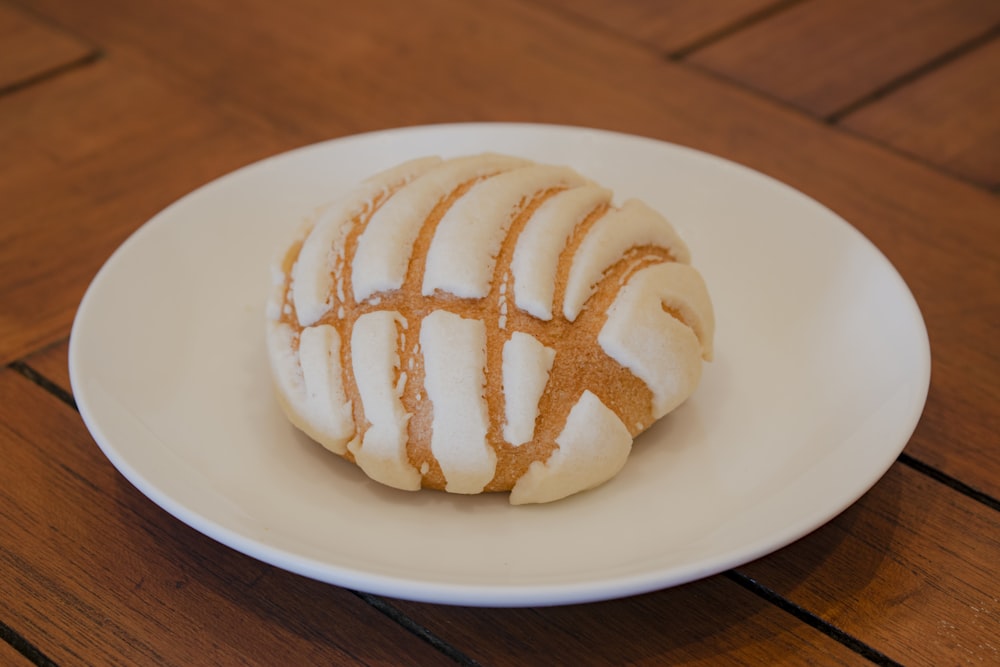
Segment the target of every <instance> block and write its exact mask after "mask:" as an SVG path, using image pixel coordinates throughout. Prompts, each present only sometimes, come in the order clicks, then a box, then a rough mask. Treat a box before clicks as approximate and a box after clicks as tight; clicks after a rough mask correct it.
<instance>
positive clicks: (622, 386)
mask: <svg viewBox="0 0 1000 667" xmlns="http://www.w3.org/2000/svg"><path fill="white" fill-rule="evenodd" d="M713 330H714V319H713V314H712V307H711V303H710V301H709V298H708V294H707V291H706V290H705V285H704V283H703V281H702V279H701V277H700V275H699V274H698V273H697V271H695V270H694V269H693V268H691V267H690V265H689V254H688V250H687V248H686V247H685V245H684V243H683V242H682V241H681V240H680V238H679V237H677V235H676V233H675V232H674V230H673V228H672V227H671V226H670V224H669V223H668V222H667V221H666V220H665V219H664V218H663V217H662V216H660V215H659V214H657V213H655V212H654V211H652V210H651V209H649V208H648V207H646V206H645V205H644V204H642V203H640V202H637V201H629V202H626V203H624V204H623V205H622V206H621V207H616V206H614V205H612V203H611V193H610V192H608V191H607V190H604V189H602V188H600V187H598V186H596V185H594V184H593V183H590V182H589V181H587V180H586V179H584V178H583V177H581V176H580V175H579V174H577V173H576V172H574V171H572V170H570V169H568V168H565V167H551V166H545V165H536V164H534V163H531V162H528V161H526V160H521V159H519V158H513V157H509V156H502V155H493V154H484V155H476V156H469V157H463V158H455V159H451V160H440V159H438V158H423V159H420V160H414V161H411V162H407V163H404V164H402V165H399V166H397V167H394V168H393V169H390V170H388V171H386V172H382V173H380V174H377V175H375V176H373V177H371V178H370V179H368V180H367V181H365V182H363V183H362V184H361V185H359V186H358V187H357V188H356V189H355V190H353V191H352V192H350V193H348V194H347V195H346V196H345V197H343V198H342V199H340V200H338V202H336V203H335V204H333V205H331V206H330V207H329V208H328V209H327V210H326V211H325V212H324V213H323V214H322V215H321V216H319V218H318V219H317V220H316V221H315V224H313V225H311V226H310V227H309V228H308V229H307V230H306V232H305V233H304V234H303V236H302V237H301V238H300V239H299V240H297V241H296V242H294V243H293V244H292V245H291V247H290V248H289V249H288V251H287V253H286V254H285V255H284V257H283V260H282V262H281V263H280V266H279V267H278V269H277V270H276V272H275V285H274V290H273V294H272V298H271V302H270V304H269V320H268V348H269V354H270V359H271V366H272V370H273V374H274V378H275V384H276V387H277V393H278V397H279V399H280V401H281V404H282V406H283V408H284V410H285V412H286V413H287V414H288V416H289V418H290V419H291V421H292V422H293V423H294V424H296V426H298V427H299V428H301V429H302V430H303V431H305V432H306V433H308V434H309V435H310V436H312V437H313V438H314V439H316V440H318V441H319V442H321V443H322V444H323V445H324V446H326V447H327V448H328V449H330V450H332V451H334V452H336V453H338V454H340V455H342V456H344V457H345V458H346V459H348V460H351V461H354V462H355V463H357V464H358V465H359V466H360V467H362V468H363V469H364V470H365V472H366V473H367V474H368V475H369V476H370V477H372V478H373V479H376V480H378V481H380V482H382V483H385V484H388V485H390V486H395V487H397V488H404V489H417V488H421V487H427V488H433V489H443V490H447V491H452V492H457V493H479V492H482V491H512V493H511V502H512V503H525V502H546V501H549V500H555V499H557V498H561V497H564V496H566V495H569V494H572V493H575V492H578V491H581V490H584V489H587V488H591V487H593V486H596V485H598V484H601V483H603V482H604V481H606V480H608V479H610V478H611V477H612V476H614V475H615V474H616V473H617V472H618V471H619V470H620V469H621V467H622V466H623V465H624V463H625V459H626V457H627V456H628V453H629V451H630V449H631V444H632V438H633V437H634V436H635V435H637V434H638V433H640V432H641V431H643V430H645V429H646V428H648V427H649V426H650V425H651V424H652V423H653V422H654V421H655V420H656V419H658V418H660V417H662V416H663V415H664V414H666V413H667V412H669V411H670V410H672V409H673V408H674V407H676V406H677V405H679V404H680V403H681V402H683V401H684V400H685V399H686V398H687V397H688V396H689V395H690V394H691V393H692V392H693V391H694V388H695V386H696V385H697V383H698V380H699V377H700V374H701V363H702V359H703V358H704V359H709V358H710V357H711V354H712V336H713Z"/></svg>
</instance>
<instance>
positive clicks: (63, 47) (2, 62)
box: [0, 2, 97, 93]
mask: <svg viewBox="0 0 1000 667" xmlns="http://www.w3.org/2000/svg"><path fill="white" fill-rule="evenodd" d="M0 44H2V45H3V47H2V48H0V93H2V92H3V91H4V90H11V89H14V88H17V87H18V86H22V85H25V84H27V83H29V82H31V81H33V80H35V79H38V78H39V77H42V76H45V75H46V74H49V73H54V72H56V71H58V70H61V69H63V68H66V67H68V66H70V65H72V64H74V63H81V62H83V61H85V60H87V59H89V58H91V57H93V56H95V55H96V54H97V49H96V48H95V47H93V46H91V45H89V44H87V43H85V42H83V41H81V40H79V39H77V38H76V37H74V36H73V35H70V34H68V33H66V32H65V31H63V30H60V29H59V28H57V27H55V26H52V25H48V24H45V23H43V22H41V21H39V20H38V18H37V17H35V16H32V15H30V14H28V13H27V12H25V11H23V10H21V9H18V8H17V7H14V6H12V5H10V4H8V3H6V2H0Z"/></svg>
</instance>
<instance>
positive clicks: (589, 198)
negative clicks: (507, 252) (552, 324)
mask: <svg viewBox="0 0 1000 667" xmlns="http://www.w3.org/2000/svg"><path fill="white" fill-rule="evenodd" d="M610 201H611V191H610V190H605V189H604V188H599V187H597V186H595V185H584V186H581V187H577V188H571V189H569V190H564V191H563V192H560V193H557V194H556V195H554V196H552V197H550V198H549V199H547V200H546V201H545V202H543V203H542V205H541V206H539V207H538V209H537V210H536V211H535V214H534V215H533V216H531V219H530V220H528V222H527V223H526V224H525V226H524V229H523V230H522V231H521V235H520V236H518V237H517V245H515V246H514V257H513V259H512V260H511V263H510V270H511V274H512V275H513V277H514V303H516V304H517V307H518V308H520V309H521V310H524V311H525V312H528V313H531V314H532V315H534V316H535V317H537V318H539V319H541V320H551V319H552V299H553V296H554V294H555V285H556V274H557V272H558V269H559V255H560V254H561V253H562V251H563V249H564V248H565V247H566V242H567V241H568V240H569V237H570V235H572V233H573V230H574V229H575V228H576V226H577V225H578V224H579V223H580V222H581V221H582V220H583V219H584V218H585V217H586V216H587V215H588V214H590V213H591V212H593V211H594V209H596V208H597V207H598V206H601V205H602V204H607V203H609V202H610Z"/></svg>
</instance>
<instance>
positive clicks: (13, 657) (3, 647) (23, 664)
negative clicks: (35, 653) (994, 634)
mask: <svg viewBox="0 0 1000 667" xmlns="http://www.w3.org/2000/svg"><path fill="white" fill-rule="evenodd" d="M33 664H34V663H33V662H31V661H30V660H28V659H27V658H26V657H24V655H22V654H21V653H20V652H18V651H17V650H16V649H15V648H14V647H13V646H11V645H10V644H8V643H7V642H3V641H0V665H7V666H8V667H29V666H30V665H33Z"/></svg>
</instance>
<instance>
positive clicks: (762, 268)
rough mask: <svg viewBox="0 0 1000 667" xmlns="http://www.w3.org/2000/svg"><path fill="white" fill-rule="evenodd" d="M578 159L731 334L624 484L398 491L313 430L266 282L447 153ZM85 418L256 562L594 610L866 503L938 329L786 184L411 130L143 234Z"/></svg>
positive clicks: (915, 395) (837, 225)
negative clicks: (522, 495)
mask: <svg viewBox="0 0 1000 667" xmlns="http://www.w3.org/2000/svg"><path fill="white" fill-rule="evenodd" d="M483 150H496V151H501V152H507V153H511V154H516V155H521V156H524V157H528V158H533V159H537V160H542V161H546V162H551V163H562V164H568V165H571V166H573V167H575V168H576V169H577V170H579V171H580V172H582V173H584V174H585V175H587V176H589V177H591V178H593V179H594V180H596V181H598V182H600V183H603V184H605V185H608V186H611V187H613V188H614V189H615V191H616V199H617V200H618V201H621V200H623V199H625V198H627V197H631V196H638V197H641V198H643V199H645V200H646V201H647V202H648V203H649V204H651V205H652V206H654V207H655V208H658V209H660V210H661V211H662V212H664V213H665V214H666V215H667V217H668V218H670V219H671V220H672V221H673V222H674V224H675V226H676V227H677V229H678V231H679V232H680V233H681V235H682V236H683V237H684V238H685V239H686V241H687V242H688V244H689V246H690V247H691V249H692V252H693V256H694V263H695V265H696V266H697V267H698V268H699V269H700V270H701V272H702V273H703V274H704V276H705V277H706V280H707V282H708V285H709V288H710V290H711V293H712V296H713V300H714V303H715V308H716V313H717V318H718V335H717V338H716V351H717V352H716V360H715V361H714V362H713V363H712V364H709V365H708V366H707V368H706V371H705V374H704V377H703V381H702V384H701V386H700V387H699V389H698V391H697V393H696V394H695V396H694V397H693V398H692V399H691V400H690V401H688V403H686V404H685V405H684V406H682V407H681V408H680V409H679V410H678V411H676V412H675V413H673V414H672V415H670V416H668V417H667V418H666V419H664V420H662V421H661V422H660V423H659V424H658V425H657V426H655V427H654V428H653V429H651V430H650V431H649V432H647V433H646V434H644V435H643V436H642V437H641V438H640V439H639V440H638V441H637V442H636V445H635V447H634V448H633V452H632V456H631V458H630V459H629V461H628V463H627V465H626V466H625V469H624V470H623V471H622V473H621V474H620V475H619V476H618V477H616V478H615V479H613V480H612V481H611V482H609V483H607V484H605V485H604V486H602V487H600V488H598V489H596V490H594V491H590V492H587V493H583V494H580V495H577V496H574V497H571V498H569V499H567V500H563V501H559V502H556V503H553V504H549V505H541V506H522V507H512V506H510V505H508V503H507V499H506V495H505V494H502V495H486V496H477V497H466V496H451V495H447V494H443V493H437V492H431V491H425V492H420V493H408V492H404V491H395V490H392V489H388V488H385V487H382V486H380V485H378V484H375V483H374V482H370V481H368V480H367V478H366V477H365V476H364V474H363V473H362V472H361V471H360V469H358V468H356V467H354V466H353V465H350V464H348V463H346V462H344V461H342V460H341V459H339V458H338V457H336V456H334V455H332V454H329V453H328V452H326V451H325V450H323V449H322V448H321V447H320V446H319V445H316V444H314V443H313V442H311V441H309V440H308V439H307V438H305V437H304V436H301V435H300V434H299V433H297V432H296V431H295V430H294V429H293V428H292V427H291V426H290V425H289V424H288V423H287V422H286V421H285V419H284V417H283V416H282V415H281V413H280V411H279V409H278V407H277V405H276V404H275V401H274V398H273V395H272V390H271V383H270V379H269V374H268V370H267V366H266V358H265V357H266V355H265V351H264V339H263V328H264V327H263V321H264V314H263V308H264V300H265V296H266V293H267V291H268V285H269V265H270V262H271V260H272V259H273V258H274V257H275V255H276V253H277V252H278V250H279V249H281V248H282V247H283V246H284V244H285V243H286V242H287V241H288V239H289V238H290V235H291V234H292V232H293V230H294V229H295V228H296V227H297V226H298V225H299V224H300V222H301V220H302V219H303V218H304V217H306V216H307V215H309V214H310V213H311V212H312V211H313V210H314V209H315V208H316V207H318V206H320V205H322V204H324V203H326V202H327V201H329V200H330V199H332V198H333V197H335V196H336V195H337V194H338V193H340V192H341V191H342V190H344V189H345V188H347V187H349V186H351V185H353V184H354V183H355V182H357V181H358V180H360V179H361V178H362V177H364V176H367V175H369V174H370V173H373V172H375V171H378V170H380V169H382V168H385V167H387V166H390V165H392V164H394V163H397V162H400V161H402V160H405V159H408V158H412V157H415V156H419V155H425V154H439V155H443V156H453V155H460V154H467V153H473V152H477V151H483ZM70 373H71V378H72V383H73V391H74V394H75V397H76V401H77V403H78V405H79V408H80V412H81V414H82V415H83V418H84V420H85V422H86V424H87V426H88V428H89V429H90V431H91V433H92V434H93V436H94V438H95V440H96V441H97V443H98V444H99V445H100V447H101V448H102V449H103V451H104V453H105V454H106V455H107V456H108V458H109V459H110V460H111V462H112V463H113V464H114V465H115V466H116V467H117V468H118V469H119V470H120V471H121V473H122V474H123V475H124V476H125V477H127V478H128V479H129V481H131V482H132V483H133V484H134V485H135V486H136V487H138V488H139V490H140V491H142V492H143V493H144V494H146V495H147V496H148V497H149V498H151V499H152V500H153V501H154V502H156V503H157V504H158V505H160V506H161V507H162V508H163V509H165V510H166V511H167V512H169V513H170V514H172V515H174V516H175V517H177V518H178V519H180V520H181V521H183V522H185V523H187V524H189V525H191V526H193V527H194V528H196V529H197V530H199V531H201V532H203V533H204V534H206V535H208V536H210V537H212V538H214V539H216V540H218V541H220V542H222V543H224V544H227V545H229V546H230V547H232V548H234V549H237V550H239V551H241V552H244V553H246V554H249V555H251V556H253V557H256V558H259V559H261V560H263V561H266V562H268V563H272V564H274V565H276V566H278V567H281V568H285V569H287V570H291V571H294V572H298V573H300V574H303V575H306V576H308V577H314V578H316V579H320V580H323V581H327V582H331V583H334V584H338V585H341V586H346V587H350V588H355V589H360V590H364V591H369V592H373V593H379V594H384V595H388V596H395V597H400V598H408V599H415V600H423V601H428V602H444V603H454V604H467V605H490V606H513V605H546V604H564V603H573V602H584V601H592V600H599V599H606V598H612V597H619V596H625V595H630V594H635V593H640V592H645V591H650V590H655V589H660V588H664V587H668V586H672V585H676V584H680V583H684V582H687V581H690V580H693V579H697V578H699V577H703V576H706V575H709V574H713V573H716V572H719V571H721V570H725V569H727V568H730V567H733V566H736V565H739V564H742V563H745V562H747V561H749V560H751V559H754V558H756V557H758V556H761V555H764V554H766V553H768V552H771V551H773V550H775V549H777V548H779V547H782V546H784V545H786V544H788V543H789V542H791V541H793V540H795V539H797V538H799V537H801V536H802V535H805V534H806V533H808V532H809V531H811V530H813V529H814V528H816V527H818V526H820V525H821V524H823V523H824V522H826V521H828V520H829V519H830V518H832V517H833V516H835V515H836V514H838V513H839V512H841V511H842V510H843V509H844V508H846V507H847V506H848V505H850V504H851V503H853V502H854V501H855V500H856V499H857V498H858V497H860V496H861V495H862V494H863V493H864V492H865V491H866V490H867V489H869V488H870V487H871V486H872V485H873V484H874V483H875V482H876V481H877V480H878V479H879V478H880V477H881V476H882V475H883V474H884V472H885V471H886V470H887V469H888V467H889V466H890V465H891V464H892V462H893V461H894V460H895V458H896V456H897V455H898V454H899V452H900V451H901V450H902V448H903V446H904V445H905V444H906V442H907V440H908V439H909V437H910V435H911V433H912V431H913V429H914V427H915V426H916V423H917V420H918V418H919V416H920V413H921V410H922V409H923V404H924V400H925V398H926V395H927V388H928V382H929V373H930V353H929V347H928V341H927V334H926V330H925V328H924V324H923V320H922V318H921V316H920V312H919V310H918V308H917V306H916V304H915V302H914V300H913V297H912V296H911V294H910V292H909V291H908V289H907V287H906V285H905V284H904V283H903V281H902V279H901V278H900V277H899V275H898V274H897V273H896V272H895V270H894V269H893V268H892V267H891V266H890V264H889V263H888V261H887V260H886V259H885V258H884V257H883V256H882V255H881V254H880V253H879V252H878V250H876V249H875V248H874V247H873V246H872V245H871V244H870V243H869V242H868V241H867V240H866V239H865V238H863V237H862V236H861V234H859V233H858V232H857V231H855V230H854V229H853V228H852V227H851V226H850V225H848V224H847V223H846V222H844V221H843V220H842V219H841V218H839V217H838V216H837V215H835V214H834V213H832V212H831V211H829V210H828V209H826V208H824V207H823V206H821V205H819V204H818V203H816V202H815V201H813V200H811V199H809V198H808V197H806V196H804V195H802V194H800V193H798V192H797V191H795V190H792V189H791V188H789V187H787V186H784V185H782V184H781V183H778V182H776V181H774V180H772V179H770V178H768V177H766V176H763V175H761V174H759V173H757V172H754V171H752V170H750V169H747V168H745V167H741V166H739V165H736V164H733V163H731V162H728V161H725V160H722V159H719V158H716V157H713V156H710V155H706V154H704V153H700V152H697V151H693V150H690V149H686V148H682V147H679V146H675V145H671V144H666V143H663V142H659V141H653V140H650V139H645V138H640V137H634V136H627V135H622V134H615V133H609V132H603V131H595V130H589V129H581V128H568V127H556V126H539V125H515V124H466V125H443V126H431V127H421V128H408V129H400V130H389V131H384V132H377V133H374V134H366V135H360V136H355V137H347V138H344V139H338V140H335V141H330V142H326V143H322V144H318V145H315V146H309V147H306V148H302V149H300V150H295V151H292V152H290V153H286V154H283V155H279V156H277V157H273V158H270V159H267V160H264V161H262V162H259V163H256V164H253V165H250V166H248V167H246V168H244V169H240V170H238V171H236V172H234V173H232V174H229V175H228V176H225V177H223V178H220V179H218V180H216V181H214V182H212V183H210V184H208V185H206V186H204V187H202V188H200V189H199V190H197V191H195V192H193V193H192V194H190V195H188V196H186V197H184V198H183V199H181V200H180V201H178V202H177V203H175V204H173V205H172V206H170V207H169V208H167V209H166V210H164V211H163V212H162V213H160V214H159V215H157V216H156V217H155V218H153V219H152V220H150V221H149V222H148V223H147V224H146V225H144V226H143V227H142V228H141V229H139V231H137V232H136V233H135V234H134V235H133V236H132V237H131V238H130V239H129V240H128V241H127V242H126V243H125V244H123V245H122V247H121V248H119V249H118V251H117V252H115V254H114V255H113V256H112V257H111V259H109V260H108V262H107V264H106V265H105V266H104V268H103V269H102V270H101V271H100V273H99V274H98V275H97V277H96V278H95V279H94V282H93V284H92V285H91V286H90V289H89V290H88V291H87V294H86V296H85V298H84V300H83V302H82V303H81V305H80V309H79V312H78V314H77V318H76V322H75V323H74V327H73V333H72V339H71V341H70Z"/></svg>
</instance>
